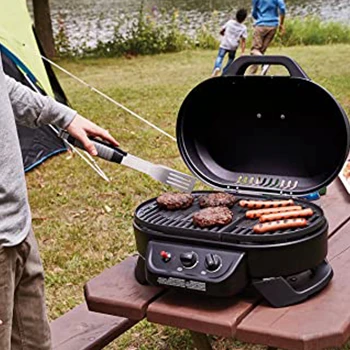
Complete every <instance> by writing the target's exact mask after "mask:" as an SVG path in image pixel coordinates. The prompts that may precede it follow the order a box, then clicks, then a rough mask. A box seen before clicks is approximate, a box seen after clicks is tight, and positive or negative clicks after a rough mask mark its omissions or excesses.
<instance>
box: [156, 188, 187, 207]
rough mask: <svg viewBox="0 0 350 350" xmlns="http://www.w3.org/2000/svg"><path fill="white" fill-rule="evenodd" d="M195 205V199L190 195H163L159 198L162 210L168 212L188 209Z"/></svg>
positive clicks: (158, 202)
mask: <svg viewBox="0 0 350 350" xmlns="http://www.w3.org/2000/svg"><path fill="white" fill-rule="evenodd" d="M192 203H193V197H192V195H191V194H189V193H171V192H169V193H163V194H162V195H160V196H159V197H158V198H157V204H158V206H159V207H160V208H164V209H167V210H178V209H187V208H189V207H190V206H191V205H192Z"/></svg>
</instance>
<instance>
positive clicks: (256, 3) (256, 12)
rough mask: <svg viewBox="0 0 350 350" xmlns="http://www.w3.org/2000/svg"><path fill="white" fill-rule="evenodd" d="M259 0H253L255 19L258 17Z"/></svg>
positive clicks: (253, 15)
mask: <svg viewBox="0 0 350 350" xmlns="http://www.w3.org/2000/svg"><path fill="white" fill-rule="evenodd" d="M258 1H259V0H253V1H252V8H253V9H252V17H253V18H254V19H258ZM282 1H283V0H282Z"/></svg>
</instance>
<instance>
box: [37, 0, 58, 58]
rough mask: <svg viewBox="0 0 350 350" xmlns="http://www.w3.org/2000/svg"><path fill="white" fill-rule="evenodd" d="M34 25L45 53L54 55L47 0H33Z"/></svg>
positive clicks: (50, 55)
mask: <svg viewBox="0 0 350 350" xmlns="http://www.w3.org/2000/svg"><path fill="white" fill-rule="evenodd" d="M33 12H34V26H35V31H36V34H37V35H38V38H39V41H40V43H41V44H42V46H43V49H44V52H45V54H46V55H47V56H48V57H50V58H53V57H55V56H56V50H55V44H54V39H53V31H52V22H51V15H50V4H49V0H33Z"/></svg>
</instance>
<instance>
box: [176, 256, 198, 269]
mask: <svg viewBox="0 0 350 350" xmlns="http://www.w3.org/2000/svg"><path fill="white" fill-rule="evenodd" d="M180 261H181V263H182V265H183V266H185V267H187V268H190V267H194V266H195V265H196V263H197V262H198V255H197V254H196V253H195V252H188V253H182V254H180Z"/></svg>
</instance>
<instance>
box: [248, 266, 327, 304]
mask: <svg viewBox="0 0 350 350" xmlns="http://www.w3.org/2000/svg"><path fill="white" fill-rule="evenodd" d="M332 277H333V270H332V267H331V265H329V263H328V262H327V261H326V260H324V261H323V262H322V263H321V264H320V265H319V266H317V267H316V268H314V269H312V270H311V276H309V275H308V273H307V272H303V273H300V274H299V275H294V276H292V277H290V278H289V279H288V278H286V277H282V276H281V277H272V278H263V279H254V280H253V283H252V284H253V286H254V287H255V288H256V289H257V291H258V292H259V293H260V294H261V295H262V296H263V297H264V298H265V299H266V300H267V301H268V302H269V303H270V304H271V305H272V306H273V307H286V306H289V305H293V304H297V303H300V302H302V301H304V300H306V299H307V298H309V297H311V296H312V295H314V294H315V293H317V292H319V291H320V290H322V289H323V288H324V287H325V286H326V285H327V284H328V283H329V281H330V280H331V279H332Z"/></svg>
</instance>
